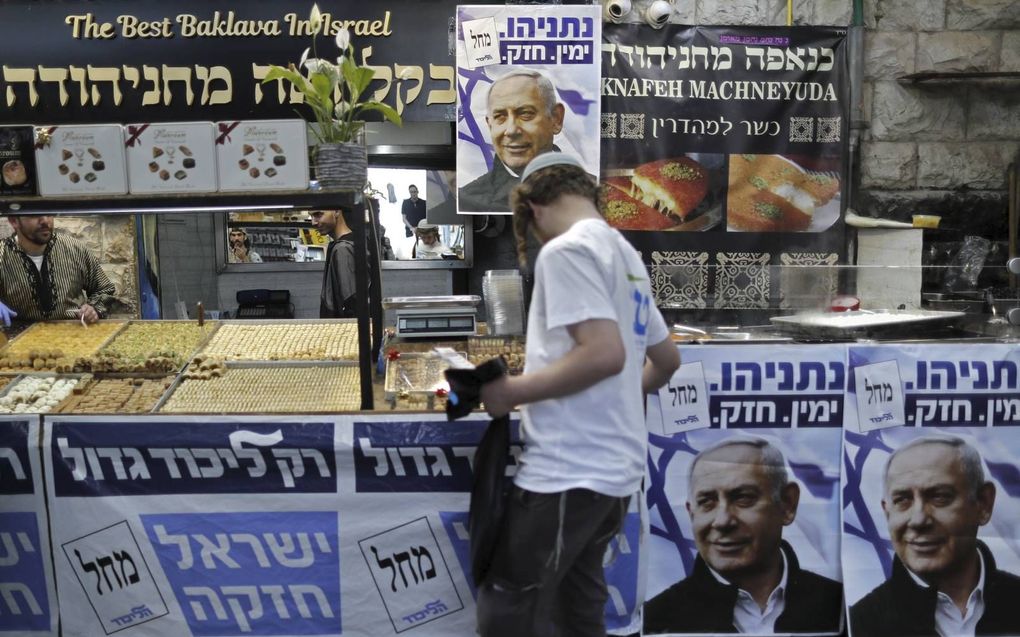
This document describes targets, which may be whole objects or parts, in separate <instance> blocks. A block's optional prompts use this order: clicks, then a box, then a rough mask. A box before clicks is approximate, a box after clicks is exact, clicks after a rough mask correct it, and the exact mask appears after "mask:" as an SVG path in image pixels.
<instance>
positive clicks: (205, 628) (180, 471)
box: [43, 416, 347, 637]
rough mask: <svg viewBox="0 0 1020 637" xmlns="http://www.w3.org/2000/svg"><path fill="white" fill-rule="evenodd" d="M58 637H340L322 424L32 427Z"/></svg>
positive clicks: (134, 422)
mask: <svg viewBox="0 0 1020 637" xmlns="http://www.w3.org/2000/svg"><path fill="white" fill-rule="evenodd" d="M43 428H44V439H43V440H44V442H43V447H44V450H45V453H44V462H45V464H46V467H45V471H46V476H47V491H48V496H49V502H50V511H51V515H52V517H53V525H52V529H53V543H54V556H55V557H54V561H55V568H56V574H57V575H56V576H57V581H58V590H59V591H60V600H59V605H60V614H61V618H62V626H63V633H64V635H67V636H69V637H71V636H77V635H81V636H83V637H84V636H86V635H88V636H89V637H92V636H94V635H110V634H114V633H117V634H123V635H132V634H134V635H146V636H148V635H160V636H161V635H167V636H168V637H169V636H171V635H173V636H182V635H326V634H339V633H340V632H341V631H342V629H343V620H344V615H343V613H345V612H346V611H347V609H346V608H345V605H344V604H343V600H342V597H341V591H340V577H341V564H342V556H341V549H340V546H341V544H340V534H339V528H340V525H341V524H342V523H343V522H344V516H343V514H342V513H339V512H338V511H339V509H338V507H339V506H340V503H339V501H338V497H337V495H338V494H337V457H336V454H335V453H334V445H335V437H336V424H335V423H334V422H332V421H331V420H329V419H322V418H317V419H312V418H309V419H269V418H265V419H259V418H244V419H241V418H231V417H222V418H210V417H205V418H201V419H199V418H163V417H151V416H145V417H138V418H126V417H108V418H103V417H66V418H47V419H46V420H45V421H44V424H43Z"/></svg>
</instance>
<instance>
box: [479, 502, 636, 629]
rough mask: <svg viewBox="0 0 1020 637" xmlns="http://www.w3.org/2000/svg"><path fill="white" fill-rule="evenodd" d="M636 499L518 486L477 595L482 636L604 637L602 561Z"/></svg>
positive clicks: (604, 587)
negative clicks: (530, 489)
mask: <svg viewBox="0 0 1020 637" xmlns="http://www.w3.org/2000/svg"><path fill="white" fill-rule="evenodd" d="M628 501H629V498H616V497H612V496H607V495H603V494H601V493H596V492H594V491H589V490H587V489H571V490H569V491H563V492H559V493H535V492H532V491H526V490H524V489H521V488H519V487H516V486H515V487H514V488H513V491H512V492H511V494H510V499H509V501H508V503H507V512H506V522H505V524H504V527H503V530H502V534H501V536H500V539H499V544H498V547H497V549H496V556H495V559H494V561H493V566H492V569H491V570H490V572H489V574H488V575H487V577H486V580H485V582H483V583H482V586H481V587H480V588H479V591H478V604H477V613H478V633H479V634H480V635H482V637H504V636H505V637H525V636H529V637H568V636H571V637H572V636H576V637H582V636H583V637H604V636H605V634H606V627H605V606H606V601H607V600H608V598H609V593H608V591H607V590H606V580H605V576H604V574H603V570H602V560H603V557H604V555H605V552H606V547H607V546H608V545H609V541H610V540H611V539H612V538H613V536H614V535H616V534H617V533H618V532H619V530H620V526H621V524H622V523H623V517H624V514H625V513H626V511H627V502H628Z"/></svg>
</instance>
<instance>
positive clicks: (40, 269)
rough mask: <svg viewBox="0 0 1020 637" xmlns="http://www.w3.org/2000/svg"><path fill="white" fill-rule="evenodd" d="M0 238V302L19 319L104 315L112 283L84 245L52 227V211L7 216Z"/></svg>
mask: <svg viewBox="0 0 1020 637" xmlns="http://www.w3.org/2000/svg"><path fill="white" fill-rule="evenodd" d="M7 221H8V222H9V223H10V224H11V228H13V229H14V234H13V235H11V236H10V237H8V238H6V239H4V240H3V242H0V306H4V305H6V306H7V307H8V308H9V309H10V310H11V314H14V313H16V316H17V318H18V320H20V321H26V322H31V321H44V320H59V319H77V318H80V319H81V320H83V321H84V322H85V323H95V322H96V321H98V320H99V319H100V318H103V317H105V316H106V308H107V303H109V302H110V301H111V300H112V299H113V295H114V291H115V289H114V285H113V283H111V282H110V279H109V278H108V277H107V276H106V273H105V272H103V270H102V268H100V267H99V260H98V259H96V257H95V255H93V254H92V252H90V251H89V249H88V248H87V247H85V245H84V244H82V243H81V242H79V241H76V240H75V239H72V238H70V237H68V236H66V235H62V234H58V233H56V232H54V230H53V216H52V215H10V216H8V218H7Z"/></svg>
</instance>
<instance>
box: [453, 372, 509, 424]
mask: <svg viewBox="0 0 1020 637" xmlns="http://www.w3.org/2000/svg"><path fill="white" fill-rule="evenodd" d="M506 371H507V370H506V361H504V360H503V358H502V357H499V358H490V359H489V360H487V361H485V362H484V363H482V364H481V365H479V366H478V367H475V368H474V369H448V370H446V371H445V372H444V374H445V375H446V381H447V382H448V383H450V395H449V396H448V397H447V399H446V419H447V420H457V419H458V418H463V417H464V416H467V415H468V414H470V413H471V412H472V411H474V410H475V409H477V408H478V406H479V405H481V404H482V399H481V393H482V385H484V384H486V383H491V382H492V381H494V380H496V379H497V378H499V377H500V376H504V375H506Z"/></svg>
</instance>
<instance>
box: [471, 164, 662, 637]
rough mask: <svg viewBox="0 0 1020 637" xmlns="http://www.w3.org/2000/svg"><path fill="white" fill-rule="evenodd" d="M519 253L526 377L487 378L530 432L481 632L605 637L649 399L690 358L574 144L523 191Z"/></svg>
mask: <svg viewBox="0 0 1020 637" xmlns="http://www.w3.org/2000/svg"><path fill="white" fill-rule="evenodd" d="M511 208H512V209H513V211H514V231H515V234H516V235H517V241H518V254H519V255H520V257H521V260H522V263H523V262H524V260H525V254H524V251H525V240H526V233H527V229H528V227H529V226H530V227H532V230H533V232H534V234H535V236H536V237H537V238H538V239H539V241H540V242H541V243H542V244H543V245H542V249H541V251H540V252H539V254H538V258H537V260H536V264H535V288H534V292H533V294H532V300H531V307H530V310H529V315H528V341H527V342H528V348H527V360H526V363H525V368H524V374H522V375H521V376H516V377H505V378H501V379H499V380H497V381H494V382H492V383H490V384H488V385H486V386H485V387H484V388H483V390H482V400H483V402H484V403H485V406H486V409H487V410H488V412H489V413H490V414H491V415H493V416H499V415H503V414H505V413H507V412H509V411H510V410H512V409H513V408H515V407H517V406H520V407H521V420H522V428H523V435H524V442H525V449H524V453H523V455H522V456H521V458H520V463H519V466H518V469H517V474H516V477H515V478H514V488H513V491H512V493H511V497H510V501H509V503H508V505H507V514H506V515H507V517H506V520H505V522H504V527H503V531H502V534H501V537H500V541H499V546H498V548H497V554H496V557H495V559H494V560H493V565H492V568H491V570H490V572H489V574H488V575H487V576H486V581H485V582H484V583H483V585H482V587H481V589H480V590H479V593H478V627H479V632H480V633H481V635H482V636H483V637H495V636H502V635H507V636H511V635H513V636H514V637H518V636H522V635H528V636H530V637H543V636H545V635H557V636H570V635H576V636H578V637H581V636H584V637H600V636H602V635H605V622H604V620H603V615H604V609H605V604H606V600H607V598H608V593H607V590H606V583H605V578H604V576H603V571H602V558H603V555H604V553H605V550H606V547H607V545H608V543H609V541H610V539H612V537H613V536H614V535H615V534H616V533H617V532H618V531H619V528H620V525H621V523H622V521H623V516H624V514H625V512H626V508H627V502H628V500H629V499H630V497H631V496H632V495H634V494H636V493H638V492H639V490H640V485H641V479H642V478H643V476H644V473H645V462H646V453H647V452H646V449H647V432H646V430H645V424H644V396H645V394H646V393H649V392H653V391H655V390H657V389H658V388H659V387H661V386H662V385H664V384H665V383H666V382H667V381H668V380H669V378H670V376H672V374H673V372H674V371H675V370H676V368H677V367H678V366H679V364H680V359H679V355H678V354H677V349H676V346H675V345H674V344H673V343H672V341H671V339H670V338H669V332H668V330H667V328H666V324H665V322H664V321H663V319H662V315H661V314H660V313H659V311H658V309H657V308H656V307H655V304H654V303H653V301H652V297H651V288H650V285H649V277H648V272H647V270H646V269H645V266H644V264H643V263H642V261H641V257H640V255H639V254H638V253H637V252H636V251H635V250H634V249H633V248H632V247H631V246H630V244H628V243H627V241H626V240H625V239H624V238H623V236H622V235H621V234H620V233H619V232H617V231H616V230H614V229H613V228H610V227H609V225H608V224H607V223H606V222H605V220H604V219H603V218H602V216H601V215H600V214H599V210H598V190H597V186H596V184H595V182H594V181H593V180H592V179H591V177H590V176H589V175H588V174H587V173H585V171H584V168H583V167H582V166H581V164H580V163H579V162H578V161H577V160H576V159H574V158H573V157H570V156H569V155H566V154H564V153H559V152H552V153H545V154H543V155H539V156H538V157H536V158H535V159H533V160H532V161H531V163H529V164H528V166H527V167H526V168H525V170H524V173H523V175H522V181H521V183H520V184H519V185H518V186H516V187H515V189H514V191H513V194H512V195H511Z"/></svg>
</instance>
